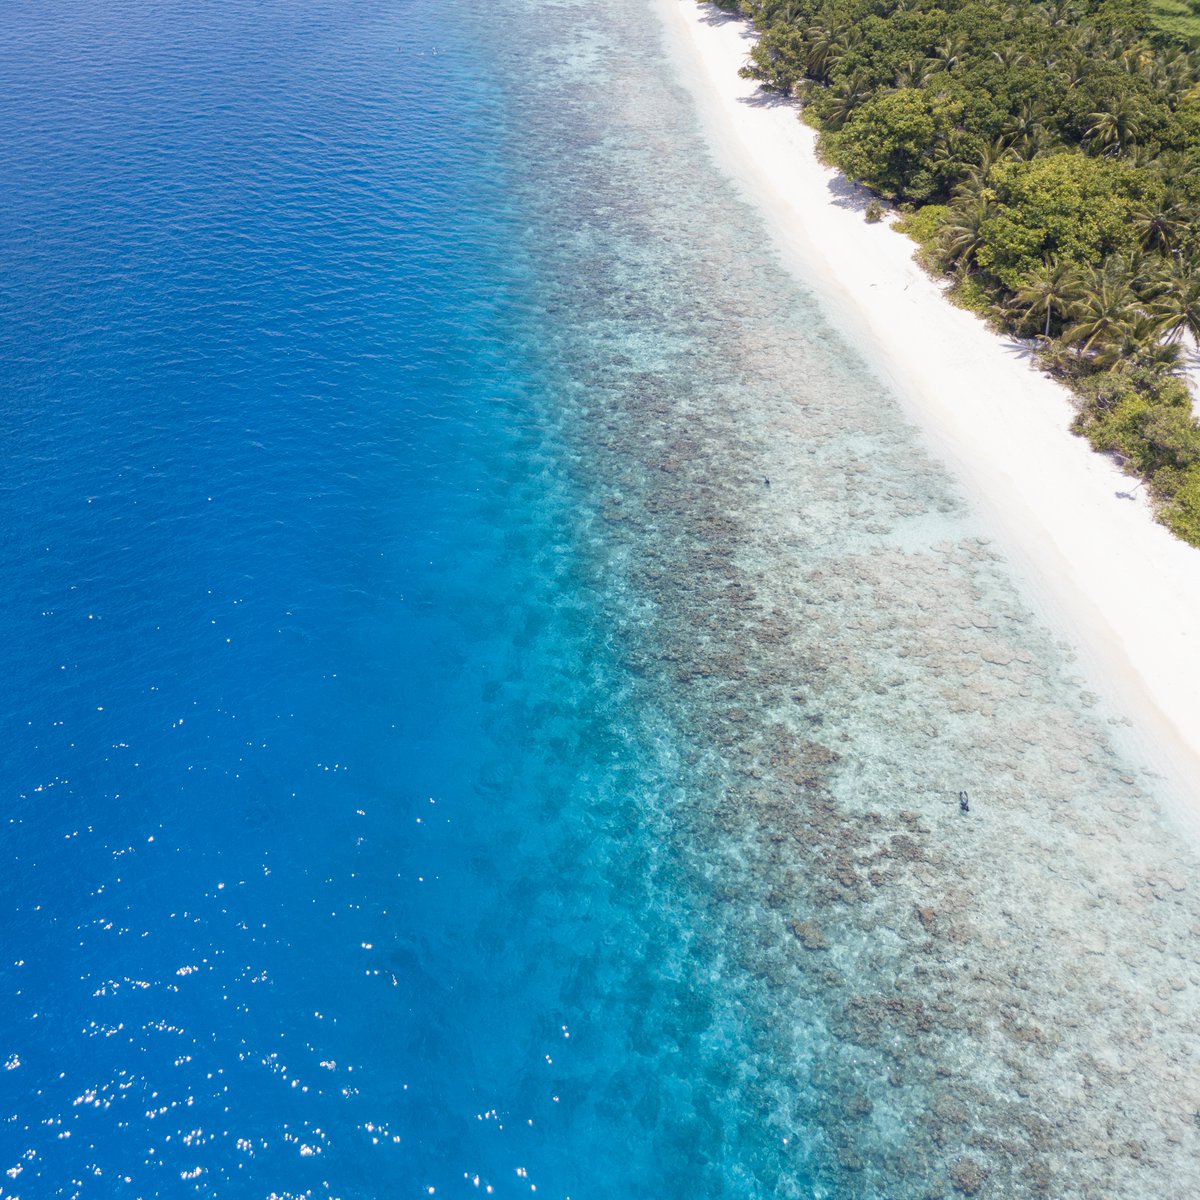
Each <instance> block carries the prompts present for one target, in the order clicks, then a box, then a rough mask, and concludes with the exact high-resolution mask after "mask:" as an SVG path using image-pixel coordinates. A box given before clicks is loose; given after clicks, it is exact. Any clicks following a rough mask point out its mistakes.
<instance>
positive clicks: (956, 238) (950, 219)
mask: <svg viewBox="0 0 1200 1200" xmlns="http://www.w3.org/2000/svg"><path fill="white" fill-rule="evenodd" d="M990 215H991V200H990V198H989V197H988V196H987V195H986V194H985V193H981V194H980V195H978V196H963V197H960V198H959V199H958V200H955V202H954V203H953V204H952V205H951V206H950V211H949V213H948V214H947V216H946V223H945V224H944V225H943V226H942V228H941V232H940V233H939V234H938V242H939V245H940V248H941V252H942V256H943V257H944V259H945V260H946V263H947V264H948V265H949V266H953V267H957V268H958V269H959V270H960V271H965V270H966V269H967V268H968V267H970V266H971V265H972V264H973V263H974V261H975V256H976V255H977V254H978V253H979V247H980V246H982V245H983V223H984V222H985V221H986V220H987V218H988V217H989V216H990Z"/></svg>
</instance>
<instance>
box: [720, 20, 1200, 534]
mask: <svg viewBox="0 0 1200 1200" xmlns="http://www.w3.org/2000/svg"><path fill="white" fill-rule="evenodd" d="M718 2H719V5H720V7H722V8H724V9H726V10H728V11H736V12H739V13H741V14H742V15H744V16H746V17H748V18H749V19H750V20H752V21H753V23H754V26H755V29H756V31H757V34H758V39H757V42H756V44H755V46H754V49H753V51H752V53H751V58H750V62H749V64H748V65H747V66H746V67H745V68H744V70H743V74H745V75H746V76H748V77H749V78H752V79H755V80H757V81H758V82H759V83H760V84H761V86H762V87H764V88H765V89H768V90H772V91H776V92H781V93H784V94H786V95H789V96H794V97H796V98H797V99H798V100H799V101H800V102H801V103H802V105H803V109H802V112H803V116H804V119H805V120H807V121H808V122H810V123H811V124H812V125H813V126H815V127H816V128H817V129H818V130H819V133H820V142H819V145H820V149H821V152H822V154H823V155H824V156H825V157H826V158H827V159H828V160H829V161H830V162H831V163H833V164H834V165H835V166H837V167H839V168H840V169H841V170H842V171H843V172H844V173H845V174H846V175H847V176H848V177H849V178H851V179H853V180H857V181H859V182H861V183H863V184H865V185H866V186H867V187H869V188H871V189H873V190H874V191H875V192H877V193H878V194H879V195H880V196H881V197H884V198H886V199H888V200H891V201H893V202H894V203H895V204H896V205H897V206H898V207H899V208H900V210H901V213H902V217H901V220H900V222H899V226H900V228H901V229H903V230H904V231H905V232H907V233H908V234H909V235H910V236H911V237H913V238H914V240H916V241H917V243H918V244H919V245H920V247H921V250H920V256H921V259H922V261H923V262H924V263H925V265H926V266H927V267H929V268H930V269H932V270H935V271H939V272H944V273H946V274H948V275H949V276H950V277H951V278H952V279H953V281H954V286H953V289H952V292H953V294H956V295H957V297H958V299H959V301H960V302H961V303H965V304H967V305H968V306H969V307H972V308H976V309H977V310H979V311H982V312H984V313H986V315H988V317H989V318H990V319H992V320H993V321H994V322H996V323H997V324H999V325H1002V326H1003V327H1004V328H1006V329H1007V330H1009V331H1010V332H1012V333H1014V334H1017V335H1019V336H1022V337H1026V338H1029V339H1034V340H1035V341H1036V344H1037V346H1038V349H1039V353H1040V357H1041V361H1042V363H1043V364H1044V365H1045V366H1046V368H1047V369H1049V370H1050V371H1052V372H1053V373H1054V374H1055V375H1056V376H1058V377H1059V378H1061V379H1063V380H1064V381H1066V382H1067V383H1068V384H1069V385H1070V386H1071V387H1072V389H1073V391H1074V393H1075V395H1076V397H1077V402H1078V410H1079V413H1078V417H1077V420H1076V430H1077V432H1079V433H1081V434H1083V435H1085V436H1086V437H1087V438H1089V439H1090V441H1091V442H1092V444H1093V445H1094V446H1096V447H1097V448H1098V449H1100V450H1103V451H1107V452H1111V453H1114V454H1116V455H1119V456H1120V459H1121V461H1122V462H1123V464H1124V465H1125V466H1126V468H1127V469H1128V470H1130V471H1132V472H1136V473H1138V474H1139V475H1141V477H1142V478H1143V479H1145V480H1146V482H1147V484H1148V485H1149V491H1150V493H1151V494H1152V495H1153V496H1154V497H1155V499H1156V501H1157V504H1158V511H1159V515H1160V518H1161V519H1162V520H1163V522H1164V523H1165V524H1167V525H1168V526H1169V527H1170V528H1171V529H1173V530H1174V531H1175V532H1176V533H1177V534H1178V535H1179V536H1181V537H1183V538H1185V539H1186V540H1187V541H1189V542H1191V543H1193V544H1195V545H1200V424H1198V423H1197V421H1196V420H1195V418H1194V416H1193V412H1192V406H1191V399H1190V396H1189V393H1188V390H1187V388H1186V386H1185V385H1184V383H1183V382H1182V381H1181V379H1180V377H1179V376H1180V370H1181V359H1182V355H1183V353H1184V347H1185V345H1187V344H1188V343H1191V345H1193V346H1195V345H1196V344H1197V343H1198V342H1200V220H1198V219H1197V218H1198V214H1200V0H1041V2H1035V0H718Z"/></svg>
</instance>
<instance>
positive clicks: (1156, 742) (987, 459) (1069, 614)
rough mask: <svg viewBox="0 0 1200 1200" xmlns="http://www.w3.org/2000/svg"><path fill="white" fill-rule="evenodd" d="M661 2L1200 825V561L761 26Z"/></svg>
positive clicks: (710, 132)
mask: <svg viewBox="0 0 1200 1200" xmlns="http://www.w3.org/2000/svg"><path fill="white" fill-rule="evenodd" d="M656 3H657V4H658V6H659V9H660V11H661V14H662V19H663V22H664V25H665V28H666V30H667V44H668V47H669V50H670V52H671V54H672V56H673V57H674V59H675V61H676V64H677V66H678V69H679V73H680V77H681V79H682V81H683V82H684V84H685V85H686V86H687V87H688V89H689V90H690V91H691V92H692V93H693V95H694V97H695V100H696V104H697V108H698V110H699V113H700V117H701V121H702V123H703V126H704V131H705V133H706V135H707V138H708V140H709V143H710V146H711V148H712V152H713V155H714V158H715V159H716V161H717V162H718V165H719V166H720V167H721V168H722V169H723V170H725V171H726V172H727V173H728V174H729V175H730V176H731V177H732V178H733V179H734V181H735V182H736V183H737V185H738V187H739V188H740V190H741V192H742V193H743V195H744V197H745V198H746V199H747V200H748V201H749V202H750V203H751V204H752V205H753V206H754V207H756V208H757V209H758V210H760V212H761V213H762V215H763V217H764V218H765V221H766V224H767V226H768V229H769V231H770V233H771V234H772V236H773V237H774V238H775V239H776V240H777V242H778V246H779V249H780V252H781V254H782V256H783V258H784V259H785V261H786V263H787V265H788V266H789V268H790V269H792V270H793V271H794V273H795V274H796V275H797V276H798V277H799V278H800V279H801V280H803V281H804V282H805V283H807V284H808V285H809V286H810V287H811V288H812V289H813V290H814V291H815V292H816V293H817V295H818V297H819V298H820V300H821V301H822V302H823V304H824V306H825V308H826V311H827V313H828V315H829V317H830V319H831V320H832V321H833V323H834V324H835V325H836V326H837V327H838V328H839V329H840V330H841V331H842V332H843V333H844V334H845V335H847V336H848V337H849V338H850V339H851V341H852V342H853V344H854V345H855V346H856V347H857V348H858V349H859V351H860V352H861V353H862V354H863V355H864V356H865V357H866V358H867V359H868V361H869V362H870V364H871V366H872V367H873V368H874V369H875V370H876V371H877V372H878V373H879V374H880V375H881V376H882V377H883V378H884V379H885V380H886V382H887V383H889V384H890V385H891V386H892V387H893V388H894V389H895V391H896V392H897V394H898V395H899V397H900V399H901V401H902V403H903V404H904V405H905V406H906V409H907V411H908V414H909V416H910V417H911V419H912V420H913V421H914V423H915V424H917V425H918V426H919V428H920V429H921V430H922V431H923V432H924V434H925V436H926V438H927V439H928V442H929V444H930V446H931V448H932V449H933V451H934V452H935V453H936V454H937V455H938V456H939V457H940V458H941V459H942V460H943V461H945V462H946V463H947V465H948V466H949V468H950V469H951V470H952V471H953V473H954V474H955V475H956V477H957V478H958V479H959V481H960V483H961V484H962V486H963V488H964V490H965V491H966V492H967V493H968V495H969V496H970V497H971V498H972V500H973V501H974V502H975V503H976V504H977V505H978V507H979V508H980V510H981V511H982V514H983V516H984V518H985V520H986V521H987V523H988V524H989V525H990V526H991V528H992V530H993V532H994V533H995V536H996V538H997V541H998V542H999V543H1000V545H1001V547H1002V549H1003V550H1004V551H1005V553H1006V554H1007V555H1008V556H1009V558H1010V560H1011V561H1012V562H1013V564H1014V566H1015V568H1016V570H1017V574H1018V583H1019V584H1020V585H1021V586H1022V587H1023V588H1024V589H1025V591H1026V593H1027V595H1028V597H1029V599H1030V601H1031V602H1032V603H1033V605H1034V606H1035V608H1036V610H1037V611H1038V612H1039V613H1040V614H1041V615H1042V616H1043V617H1044V618H1045V619H1047V620H1048V621H1049V622H1050V624H1051V626H1052V627H1053V628H1054V629H1055V630H1056V631H1057V632H1059V633H1060V634H1061V635H1062V636H1064V637H1066V638H1068V640H1069V641H1070V642H1071V643H1072V644H1073V645H1075V646H1076V647H1077V649H1078V650H1079V653H1080V669H1081V672H1082V673H1083V674H1084V675H1085V676H1086V677H1087V680H1088V683H1089V684H1090V685H1091V687H1092V688H1093V689H1094V690H1096V691H1097V692H1099V693H1100V694H1101V695H1102V696H1103V697H1104V698H1105V699H1106V700H1107V701H1108V703H1109V705H1110V706H1112V708H1113V709H1114V710H1115V711H1117V712H1119V713H1123V714H1124V715H1126V716H1128V717H1129V718H1130V719H1131V720H1132V722H1133V730H1132V732H1131V734H1130V739H1131V740H1132V743H1133V744H1132V747H1131V748H1132V749H1133V751H1134V752H1135V753H1136V754H1137V755H1138V757H1139V758H1140V759H1142V761H1143V762H1144V763H1146V764H1147V765H1148V766H1150V767H1152V768H1153V769H1155V770H1157V771H1159V772H1161V773H1163V774H1164V776H1165V777H1166V780H1165V782H1166V785H1167V786H1166V789H1165V790H1166V791H1167V793H1168V795H1170V796H1172V797H1173V798H1175V799H1176V800H1177V801H1180V802H1181V803H1182V804H1183V805H1184V806H1185V808H1184V809H1183V811H1184V812H1186V813H1187V814H1188V815H1190V816H1192V817H1194V818H1198V819H1200V550H1195V549H1192V548H1190V547H1188V546H1185V545H1184V544H1183V543H1181V542H1178V541H1176V540H1175V539H1174V538H1172V537H1171V535H1170V534H1169V533H1167V531H1166V530H1165V529H1163V528H1162V527H1161V526H1159V525H1157V524H1155V523H1154V521H1153V518H1152V517H1151V515H1150V512H1149V510H1148V508H1147V506H1146V504H1145V502H1144V501H1143V500H1140V499H1128V498H1123V497H1122V495H1121V493H1128V492H1129V491H1130V489H1131V487H1132V486H1133V481H1131V480H1130V479H1128V478H1127V477H1126V476H1124V475H1122V474H1121V473H1120V471H1119V470H1118V469H1117V468H1116V467H1115V466H1114V465H1113V464H1112V463H1111V462H1110V461H1108V460H1107V459H1106V458H1104V457H1102V456H1100V455H1097V454H1095V453H1093V452H1092V451H1091V450H1090V449H1089V447H1088V446H1087V445H1086V443H1084V442H1083V441H1082V440H1081V439H1079V438H1076V437H1073V436H1072V435H1071V434H1070V432H1069V428H1068V427H1069V424H1070V420H1071V416H1072V409H1071V405H1070V400H1069V398H1068V396H1067V394H1066V392H1065V391H1064V390H1063V389H1062V388H1061V387H1060V386H1059V385H1058V384H1056V383H1054V382H1053V381H1052V380H1050V379H1048V378H1047V377H1046V376H1044V375H1042V374H1040V373H1039V372H1038V371H1037V370H1036V369H1035V368H1033V367H1032V366H1031V365H1030V364H1029V362H1028V360H1027V358H1026V357H1025V354H1024V350H1023V348H1022V347H1020V346H1018V345H1015V344H1012V343H1010V342H1007V341H1006V340H1005V339H1003V338H1001V337H999V336H998V335H996V334H994V333H992V332H991V331H990V330H988V328H987V327H986V326H985V325H984V324H983V322H982V321H980V320H979V319H978V318H976V317H974V316H972V315H971V314H969V313H966V312H963V311H962V310H960V309H957V308H955V307H954V306H953V305H951V304H950V303H949V302H948V301H947V300H946V299H945V298H944V296H943V295H942V289H941V287H940V285H939V284H938V283H937V282H936V281H935V280H933V279H931V278H930V277H928V276H927V275H926V274H925V273H924V272H922V271H921V270H920V268H918V267H917V266H916V264H915V263H914V262H913V261H912V254H913V249H914V247H913V244H912V242H911V241H909V239H907V238H906V237H904V236H902V235H901V234H898V233H896V232H895V231H893V230H891V229H889V228H888V227H887V225H886V224H879V225H874V226H872V225H867V224H866V223H865V221H864V220H863V215H862V208H863V205H864V202H865V201H864V198H863V196H862V194H861V193H858V192H857V191H856V190H855V189H854V188H852V187H851V186H850V184H849V183H848V182H847V181H846V180H845V179H843V178H842V177H841V176H839V175H838V174H837V173H836V172H834V171H831V170H830V169H829V168H827V167H825V166H823V165H822V164H821V163H820V162H819V161H818V160H817V157H816V153H815V140H816V139H815V135H814V133H813V131H812V130H810V129H809V128H808V127H807V126H805V125H803V124H801V122H800V121H799V120H797V117H796V109H795V107H794V106H793V105H791V104H785V103H779V102H777V101H773V100H772V99H770V98H768V97H764V96H762V95H761V94H759V93H758V92H757V88H756V86H755V85H754V84H753V83H752V82H750V81H747V80H743V79H740V78H739V77H738V74H737V71H738V68H739V67H740V66H741V65H742V64H743V63H744V62H745V59H746V55H747V52H748V50H749V48H750V45H751V44H752V39H751V36H750V34H749V30H748V27H747V26H746V24H745V23H744V22H741V21H738V20H733V19H729V18H727V17H725V16H724V15H723V14H722V13H720V12H719V11H718V10H716V9H713V8H710V7H708V6H700V5H698V4H696V3H695V2H694V0H656Z"/></svg>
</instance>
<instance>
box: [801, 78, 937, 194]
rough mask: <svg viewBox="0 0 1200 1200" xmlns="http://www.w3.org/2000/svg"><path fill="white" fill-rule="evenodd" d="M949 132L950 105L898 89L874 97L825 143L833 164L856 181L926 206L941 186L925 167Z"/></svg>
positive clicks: (824, 136) (824, 139)
mask: <svg viewBox="0 0 1200 1200" xmlns="http://www.w3.org/2000/svg"><path fill="white" fill-rule="evenodd" d="M949 127H950V115H949V113H948V111H947V105H946V104H945V102H943V101H940V100H935V99H932V98H930V97H929V96H927V95H926V94H925V93H924V92H922V91H919V90H918V89H916V88H897V89H896V90H895V91H889V92H880V93H877V94H876V95H874V96H872V97H871V99H870V100H868V101H867V102H866V103H865V104H863V105H862V106H861V107H859V108H856V109H855V110H854V112H853V113H852V114H851V115H850V118H849V120H847V122H846V124H845V125H844V126H843V128H841V129H840V130H838V131H837V132H830V133H826V134H824V135H823V137H822V139H821V141H822V145H823V147H824V149H825V152H826V153H827V154H828V156H829V159H830V161H831V162H832V163H833V164H834V165H835V166H837V167H839V168H841V170H842V171H843V172H844V173H845V174H846V175H848V176H849V177H850V178H851V179H861V180H862V181H863V183H865V184H867V185H868V186H870V187H873V188H874V189H875V190H876V191H878V192H882V193H883V195H885V196H887V197H889V198H894V197H897V196H906V197H908V198H909V199H911V200H917V201H921V200H928V199H930V197H931V196H932V195H933V194H934V192H935V191H936V186H937V185H936V181H935V180H934V178H933V176H932V175H931V174H930V173H929V171H928V169H927V167H926V160H927V158H928V154H929V147H930V146H931V145H933V144H934V142H936V141H937V138H938V136H939V135H940V134H941V133H943V132H944V131H945V130H946V129H948V128H949Z"/></svg>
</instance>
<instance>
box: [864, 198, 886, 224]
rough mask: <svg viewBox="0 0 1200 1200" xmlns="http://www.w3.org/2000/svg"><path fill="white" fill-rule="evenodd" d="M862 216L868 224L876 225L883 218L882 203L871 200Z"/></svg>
mask: <svg viewBox="0 0 1200 1200" xmlns="http://www.w3.org/2000/svg"><path fill="white" fill-rule="evenodd" d="M864 216H865V217H866V222H867V224H868V225H878V224H879V222H880V221H882V220H883V205H882V204H880V203H879V201H878V200H872V201H871V202H870V203H869V204H868V205H867V211H866V213H865V214H864Z"/></svg>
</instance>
